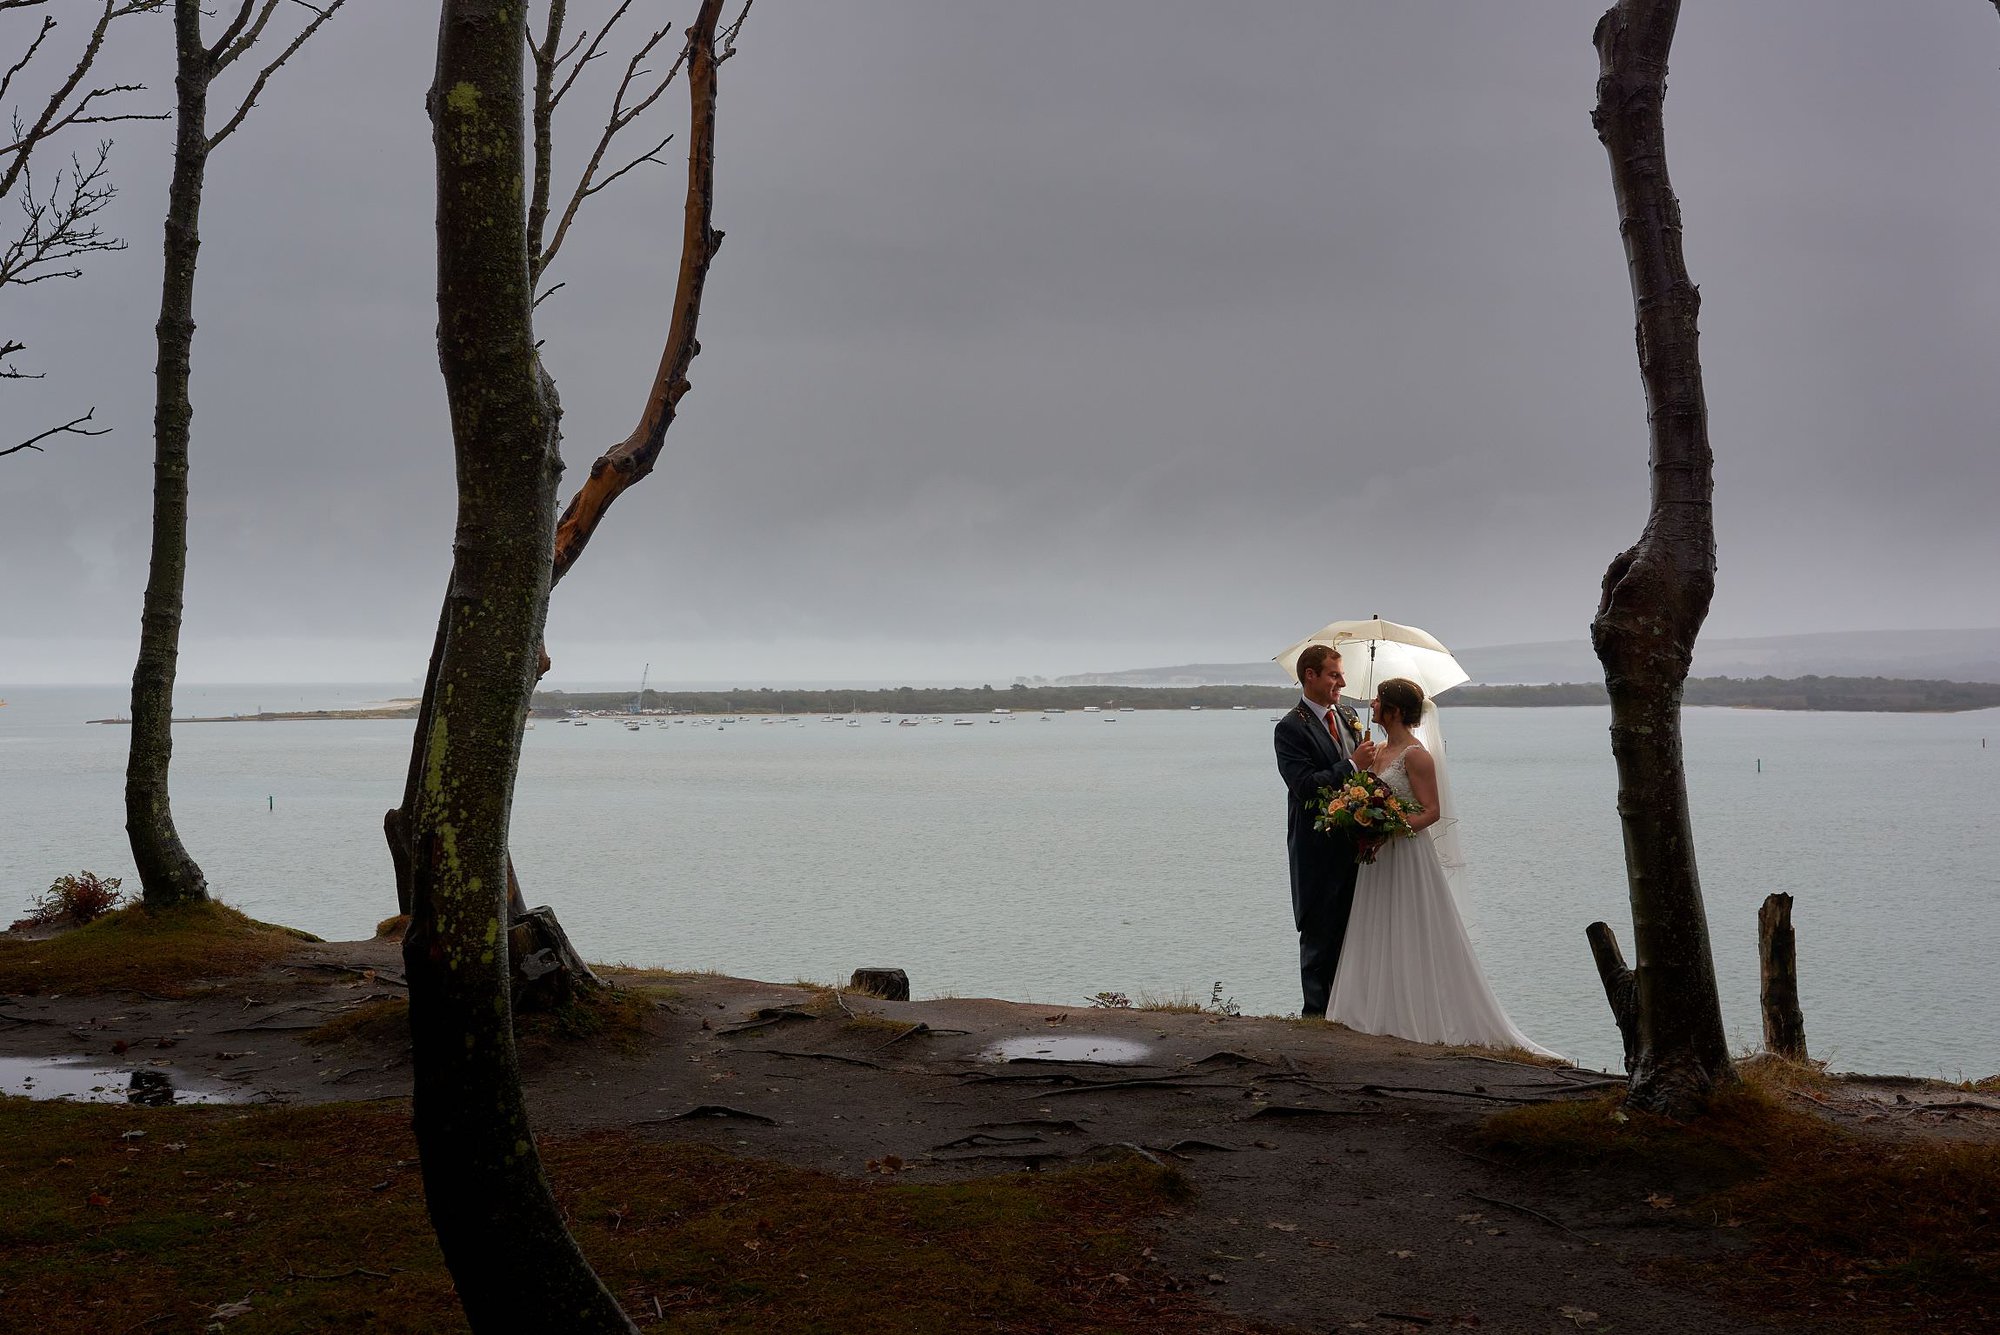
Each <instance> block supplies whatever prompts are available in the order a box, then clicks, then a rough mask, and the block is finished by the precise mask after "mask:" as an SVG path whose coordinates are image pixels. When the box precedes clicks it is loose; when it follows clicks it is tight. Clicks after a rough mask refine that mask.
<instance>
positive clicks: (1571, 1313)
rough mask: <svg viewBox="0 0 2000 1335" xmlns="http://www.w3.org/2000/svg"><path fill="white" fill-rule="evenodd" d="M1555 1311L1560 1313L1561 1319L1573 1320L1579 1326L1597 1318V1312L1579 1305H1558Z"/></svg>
mask: <svg viewBox="0 0 2000 1335" xmlns="http://www.w3.org/2000/svg"><path fill="white" fill-rule="evenodd" d="M1556 1311H1557V1312H1558V1313H1560V1314H1561V1315H1562V1318H1563V1320H1565V1321H1570V1322H1574V1323H1575V1324H1576V1325H1579V1326H1587V1325H1589V1324H1590V1323H1591V1322H1593V1321H1595V1320H1597V1313H1595V1312H1592V1311H1588V1310H1586V1309H1584V1308H1581V1307H1558V1308H1557V1309H1556Z"/></svg>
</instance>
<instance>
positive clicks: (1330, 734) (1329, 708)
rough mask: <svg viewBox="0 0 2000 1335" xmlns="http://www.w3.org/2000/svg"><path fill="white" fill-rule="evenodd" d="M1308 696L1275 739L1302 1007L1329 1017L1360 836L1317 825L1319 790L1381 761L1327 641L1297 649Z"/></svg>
mask: <svg viewBox="0 0 2000 1335" xmlns="http://www.w3.org/2000/svg"><path fill="white" fill-rule="evenodd" d="M1298 671H1299V689H1300V691H1301V692H1302V693H1303V694H1304V697H1305V698H1304V699H1302V700H1300V701H1299V703H1298V704H1297V705H1296V706H1295V707H1294V708H1293V709H1292V712H1291V713H1289V714H1287V715H1285V716H1284V717H1283V718H1281V719H1279V720H1278V726H1277V727H1276V728H1275V729H1273V731H1272V741H1273V743H1274V744H1275V745H1276V747H1277V751H1278V774H1279V776H1280V777H1282V778H1283V779H1284V781H1285V847H1286V849H1287V850H1288V851H1289V853H1290V854H1291V864H1292V921H1293V922H1294V923H1295V924H1296V925H1297V926H1298V929H1299V981H1300V983H1301V985H1302V986H1303V987H1304V989H1305V1001H1304V1004H1303V1005H1301V1006H1300V1008H1299V1013H1300V1014H1301V1015H1303V1016H1305V1017H1306V1018H1308V1019H1325V1018H1326V1003H1327V1000H1328V998H1330V997H1331V996H1332V994H1333V971H1334V969H1335V968H1337V967H1338V966H1339V964H1340V945H1341V942H1342V941H1343V940H1344V939H1345V938H1346V936H1347V915H1348V912H1349V911H1350V910H1351V909H1352V908H1353V907H1354V874H1355V862H1354V844H1353V842H1352V841H1351V840H1349V839H1348V837H1347V836H1346V835H1344V834H1339V833H1330V832H1322V831H1319V830H1315V829H1314V828H1313V816H1314V811H1313V808H1314V806H1315V805H1316V804H1317V803H1318V800H1319V790H1320V789H1321V788H1326V787H1331V786H1333V785H1334V784H1337V783H1339V782H1340V781H1341V780H1343V779H1346V778H1347V777H1348V776H1350V775H1352V774H1353V773H1354V772H1355V771H1356V770H1361V769H1367V768H1368V767H1369V766H1371V765H1373V764H1374V763H1375V743H1374V742H1372V741H1369V740H1368V739H1367V738H1366V737H1364V736H1363V735H1362V732H1361V723H1360V720H1359V719H1357V718H1356V717H1355V714H1354V711H1353V710H1351V709H1349V708H1348V707H1347V706H1345V705H1342V704H1340V703H1339V699H1340V691H1341V688H1342V687H1344V686H1346V685H1347V678H1345V677H1343V676H1342V675H1341V673H1340V655H1339V654H1338V653H1336V652H1334V651H1333V650H1332V649H1329V648H1328V647H1327V646H1326V645H1323V644H1309V645H1307V646H1306V647H1305V650H1304V651H1303V652H1302V653H1300V654H1299V661H1298Z"/></svg>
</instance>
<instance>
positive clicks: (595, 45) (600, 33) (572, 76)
mask: <svg viewBox="0 0 2000 1335" xmlns="http://www.w3.org/2000/svg"><path fill="white" fill-rule="evenodd" d="M1995 3H1996V4H2000V0H1995ZM631 7H632V0H619V5H618V8H616V9H614V10H613V11H611V17H610V18H608V19H606V20H605V21H604V26H603V27H602V28H599V29H598V30H597V36H595V37H593V38H591V40H590V46H589V48H588V49H587V50H585V51H584V53H583V59H581V60H579V61H577V62H576V64H574V65H572V66H571V67H570V71H569V73H568V74H567V75H566V76H564V78H563V81H562V85H561V87H559V88H557V89H556V90H555V94H554V96H552V97H551V98H550V99H549V110H550V111H554V110H555V109H556V107H557V106H559V105H561V103H562V100H563V96H564V95H565V94H566V93H568V92H569V90H570V85H571V84H574V83H575V82H576V79H577V76H578V75H579V74H582V73H583V71H584V67H585V66H587V65H589V64H590V62H591V61H593V60H596V59H597V58H598V57H599V56H601V55H603V54H604V51H603V47H604V39H605V38H606V37H609V36H610V35H611V30H612V29H613V28H615V27H617V26H618V20H619V19H622V18H624V17H625V11H626V10H628V9H630V8H631ZM577 40H578V41H582V40H583V34H582V33H578V34H577ZM570 54H571V55H574V54H576V47H575V46H574V45H572V46H571V47H570ZM564 59H565V60H567V59H568V57H567V56H566V57H564ZM562 64H563V62H562V61H560V60H559V61H557V62H556V73H558V74H560V73H561V72H562Z"/></svg>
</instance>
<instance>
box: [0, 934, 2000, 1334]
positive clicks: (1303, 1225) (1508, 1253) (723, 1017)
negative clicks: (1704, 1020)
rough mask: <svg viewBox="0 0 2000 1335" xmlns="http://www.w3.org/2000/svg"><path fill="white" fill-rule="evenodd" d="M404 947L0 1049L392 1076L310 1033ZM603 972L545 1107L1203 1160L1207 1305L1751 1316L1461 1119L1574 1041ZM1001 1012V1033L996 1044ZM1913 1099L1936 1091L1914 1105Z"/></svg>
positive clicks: (311, 956) (573, 1117) (735, 1147)
mask: <svg viewBox="0 0 2000 1335" xmlns="http://www.w3.org/2000/svg"><path fill="white" fill-rule="evenodd" d="M399 973H400V959H399V956H398V952H397V949H396V947H394V946H393V945H390V944H387V943H382V942H357V943H337V944H330V945H324V946H313V947H302V948H301V951H300V953H299V955H298V956H297V958H295V959H294V960H292V961H290V962H289V964H288V965H287V967H284V968H281V969H274V970H271V971H268V972H266V973H265V974H262V975H260V976H257V977H255V978H251V979H239V980H235V981H232V982H230V983H228V984H226V985H225V989H224V990H222V991H218V992H215V993H212V994H209V995H206V996H203V997H199V998H196V999H190V1000H169V999H162V998H150V997H143V996H129V995H128V996H123V997H76V998H68V997H17V998H9V999H6V1000H5V1002H4V1004H0V1021H5V1022H4V1023H0V1054H4V1055H6V1056H11V1057H27V1058H49V1057H76V1056H78V1055H88V1056H90V1057H91V1058H93V1059H98V1060H99V1061H100V1062H101V1064H103V1065H105V1066H107V1067H116V1068H119V1069H120V1070H121V1071H123V1070H125V1069H127V1068H138V1069H146V1070H153V1071H159V1072H162V1073H164V1074H165V1075H166V1076H167V1077H168V1078H169V1079H170V1080H171V1081H172V1082H173V1083H174V1084H175V1085H176V1086H177V1087H179V1088H181V1089H183V1090H192V1091H204V1090H206V1091H226V1092H229V1093H231V1094H233V1095H234V1096H236V1097H242V1098H255V1099H261V1100H271V1101H280V1102H331V1101H338V1100H349V1099H385V1098H397V1097H402V1096H404V1095H406V1094H407V1092H408V1077H409V1067H408V1059H407V1051H406V1048H405V1045H404V1044H403V1043H402V1041H401V1040H400V1039H399V1038H398V1037H397V1035H396V1020H395V1017H394V1016H393V1015H387V1016H384V1017H383V1022H382V1023H378V1024H375V1025H372V1026H371V1025H365V1024H364V1025H360V1026H357V1028H356V1032H355V1033H354V1034H353V1035H352V1036H350V1037H349V1038H346V1039H344V1040H342V1041H338V1042H332V1043H328V1042H323V1041H322V1042H310V1041H308V1040H307V1035H308V1034H309V1033H311V1031H312V1030H314V1029H316V1028H318V1027H319V1026H320V1025H322V1024H325V1023H327V1022H328V1021H330V1020H337V1019H340V1018H341V1017H348V1018H349V1020H350V1021H351V1020H353V1019H354V1018H357V1017H359V1016H361V1015H365V1014H368V1013H369V1012H368V1011H367V1010H364V1008H368V1007H371V1006H372V1008H373V1011H375V1012H381V1011H384V1010H385V1009H386V1008H387V1007H388V1006H392V1005H393V1004H394V1003H395V1002H396V1001H397V1000H399V999H400V997H401V991H400V987H399V979H398V975H399ZM617 976H618V977H619V978H620V980H621V981H624V982H628V983H631V984H634V985H638V986H644V987H647V988H653V989H658V990H657V991H656V992H652V993H649V994H648V995H649V996H651V997H652V998H653V1000H652V1004H651V1006H650V1009H644V1008H642V1010H641V1014H642V1015H643V1020H642V1022H641V1023H640V1024H639V1026H638V1027H637V1028H635V1029H633V1030H631V1031H629V1032H626V1033H622V1034H606V1035H602V1036H600V1037H598V1038H595V1039H592V1040H590V1041H588V1042H584V1043H575V1042H567V1041H556V1040H552V1039H549V1040H542V1041H533V1042H529V1043H527V1044H526V1045H524V1065H525V1068H526V1071H527V1075H528V1080H529V1087H530V1094H531V1098H532V1101H533V1103H534V1105H535V1109H536V1116H537V1119H538V1124H539V1125H541V1126H542V1127H544V1128H545V1129H555V1128H583V1127H590V1126H603V1125H628V1126H641V1127H644V1128H645V1129H646V1132H647V1134H649V1135H652V1136H658V1137H660V1138H662V1139H671V1140H686V1141H702V1142H708V1143H712V1144H717V1145H720V1146H723V1147H725V1148H727V1149H729V1150H731V1151H732V1152H735V1153H738V1154H743V1155H749V1156H756V1157H762V1158H769V1159H775V1160H780V1161H784V1162H789V1163H794V1164H801V1165H808V1166H813V1167H818V1168H822V1169H826V1170H830V1171H834V1172H838V1173H845V1174H854V1175H859V1174H864V1173H871V1172H872V1173H896V1174H901V1175H904V1176H911V1177H917V1178H919V1179H935V1178H937V1177H939V1176H943V1175H974V1174H985V1173H994V1172H1010V1171H1024V1170H1025V1171H1033V1170H1036V1169H1038V1168H1040V1167H1042V1166H1044V1165H1050V1164H1057V1163H1062V1162H1065V1161H1068V1160H1072V1159H1076V1158H1079V1157H1082V1156H1085V1155H1090V1154H1101V1153H1114V1154H1118V1153H1123V1154H1131V1153H1140V1154H1146V1155H1149V1156H1152V1157H1156V1158H1159V1159H1161V1160H1163V1161H1166V1162H1170V1163H1176V1164H1178V1165H1179V1166H1180V1167H1182V1168H1183V1169H1184V1170H1185V1171H1186V1172H1187V1174H1188V1175H1189V1176H1190V1178H1191V1179H1192V1180H1193V1181H1194V1183H1195V1184H1196V1186H1197V1188H1198V1194H1197V1196H1196V1198H1195V1201H1194V1202H1193V1203H1192V1204H1191V1205H1190V1206H1189V1207H1187V1208H1186V1209H1185V1210H1184V1211H1182V1212H1181V1213H1179V1214H1178V1215H1177V1216H1175V1217H1174V1218H1173V1219H1172V1220H1171V1221H1170V1222H1169V1224H1168V1225H1167V1227H1166V1229H1165V1232H1164V1236H1163V1237H1162V1239H1161V1241H1160V1243H1159V1244H1158V1245H1157V1246H1156V1247H1155V1248H1154V1259H1155V1260H1156V1262H1157V1264H1159V1265H1161V1266H1163V1267H1165V1269H1166V1271H1167V1272H1168V1273H1169V1274H1170V1275H1172V1276H1173V1277H1174V1278H1175V1280H1177V1281H1178V1282H1181V1283H1184V1284H1187V1285H1191V1286H1199V1287H1202V1288H1204V1289H1206V1290H1208V1291H1210V1294H1211V1297H1212V1300H1213V1301H1215V1302H1216V1303H1218V1304H1220V1305H1222V1306H1223V1307H1226V1308H1228V1309H1230V1310H1233V1311H1236V1312H1239V1313H1241V1314H1244V1315H1246V1316H1252V1317H1255V1318H1259V1319H1262V1320H1266V1321H1270V1322H1274V1323H1278V1324H1282V1325H1289V1326H1296V1327H1298V1328H1301V1329H1307V1330H1314V1331H1327V1330H1346V1329H1373V1330H1408V1329H1421V1328H1424V1327H1427V1326H1428V1327H1436V1328H1443V1329H1454V1328H1474V1327H1476V1328H1479V1329H1483V1330H1497V1331H1507V1332H1514V1331H1522V1332H1543V1331H1550V1332H1553V1331H1562V1332H1573V1331H1576V1330H1579V1329H1584V1330H1617V1331H1621V1332H1634V1333H1641V1332H1644V1333H1651V1332H1659V1333H1661V1335H1665V1333H1667V1332H1727V1331H1757V1330H1765V1329H1771V1327H1767V1326H1765V1325H1762V1324H1759V1322H1758V1321H1756V1320H1754V1319H1752V1318H1751V1317H1750V1316H1748V1315H1746V1314H1744V1313H1743V1312H1741V1311H1736V1310H1730V1309H1726V1308H1724V1307H1722V1306H1720V1305H1718V1304H1717V1303H1715V1302H1714V1301H1712V1300H1710V1299H1709V1298H1708V1297H1706V1296H1704V1295H1703V1294H1702V1293H1700V1292H1697V1291H1695V1288H1696V1286H1695V1285H1693V1284H1691V1283H1690V1282H1689V1281H1687V1280H1686V1279H1679V1280H1677V1279H1676V1278H1675V1276H1676V1275H1686V1274H1687V1273H1688V1270H1687V1266H1688V1263H1689V1262H1690V1261H1699V1260H1701V1259H1703V1258H1704V1257H1707V1256H1712V1255H1715V1254H1716V1253H1717V1252H1718V1251H1719V1250H1725V1249H1726V1248H1727V1247H1728V1245H1729V1243H1728V1241H1727V1239H1728V1236H1729V1235H1727V1234H1725V1233H1722V1232H1719V1231H1718V1230H1716V1229H1713V1228H1711V1227H1708V1226H1707V1222H1706V1221H1692V1220H1689V1219H1687V1218H1685V1217H1684V1213H1682V1212H1676V1211H1673V1210H1665V1209H1662V1208H1659V1200H1660V1199H1661V1197H1662V1196H1663V1195H1669V1194H1671V1193H1672V1191H1673V1190H1674V1189H1675V1188H1676V1185H1677V1184H1674V1183H1670V1182H1648V1181H1645V1180H1640V1179H1630V1178H1627V1179H1625V1180H1617V1179H1614V1178H1612V1177H1608V1176H1607V1177H1606V1178H1604V1180H1602V1181H1601V1182H1594V1183H1592V1185H1591V1186H1590V1187H1589V1188H1588V1189H1586V1190H1585V1191H1582V1192H1579V1190H1578V1189H1577V1187H1576V1185H1575V1178H1574V1175H1573V1174H1572V1175H1564V1177H1563V1179H1562V1183H1561V1184H1558V1183H1557V1181H1556V1180H1555V1179H1554V1178H1553V1177H1542V1176H1538V1175H1536V1174H1534V1173H1531V1172H1528V1171H1526V1170H1523V1169H1521V1168H1518V1167H1514V1166H1508V1165H1502V1164H1499V1163H1496V1162H1493V1161H1489V1160H1486V1159H1484V1158H1482V1157H1481V1156H1480V1155H1479V1154H1478V1153H1476V1152H1475V1151H1473V1150H1471V1149H1469V1148H1467V1146H1466V1143H1465V1139H1466V1136H1467V1134H1468V1133H1469V1132H1470V1131H1471V1130H1472V1129H1473V1128H1474V1127H1475V1126H1476V1125H1477V1124H1478V1123H1479V1121H1480V1120H1481V1119H1482V1118H1483V1117H1485V1116H1486V1115H1487V1114H1489V1113H1490V1112H1492V1111H1494V1110H1495V1109H1498V1108H1503V1107H1509V1106H1515V1105H1516V1104H1517V1103H1518V1102H1520V1101H1542V1100H1548V1099H1565V1098H1578V1097H1587V1096H1588V1095H1590V1094H1592V1093H1595V1092H1598V1091H1599V1090H1600V1089H1601V1088H1602V1085H1601V1084H1600V1081H1601V1080H1602V1079H1603V1078H1604V1077H1603V1076H1602V1075H1601V1074H1599V1073H1592V1072H1584V1071H1576V1070H1556V1069H1552V1068H1548V1067H1543V1066H1536V1065H1531V1064H1526V1063H1514V1062H1507V1061H1500V1060H1494V1059H1492V1058H1489V1057H1482V1056H1479V1055H1476V1054H1471V1053H1465V1052H1453V1051H1450V1050H1447V1049H1439V1048H1428V1047H1422V1046H1418V1045H1413V1044H1410V1043H1406V1042H1403V1041H1400V1040H1392V1039H1380V1038H1372V1037H1367V1036H1364V1035H1358V1034H1354V1033H1350V1032H1348V1031H1346V1030H1344V1029H1338V1028H1333V1027H1329V1026H1326V1025H1322V1024H1303V1023H1300V1022H1296V1021H1287V1020H1279V1019H1253V1018H1233V1017H1222V1016H1214V1015H1208V1014H1200V1013H1192V1014H1191V1013H1166V1012H1154V1011H1138V1010H1097V1009H1072V1010H1067V1011H1065V1010H1062V1009H1059V1008H1054V1007H1048V1006H1030V1005H1019V1004H1014V1003H1008V1002H1000V1001H985V1000H937V1001H922V1002H885V1001H877V1000H874V999H872V998H862V997H857V996H854V995H851V994H849V995H845V996H839V997H836V996H834V995H832V994H829V993H827V992H824V991H820V990H815V989H809V988H804V987H788V986H781V985H774V984H767V983H756V982H749V981H744V980H740V979H732V978H721V977H714V976H707V975H694V976H690V975H666V974H633V973H621V974H618V975H617ZM1009 1040H1012V1041H1014V1042H1015V1043H1016V1044H1017V1045H1018V1051H1016V1053H1015V1059H1014V1060H1011V1061H1002V1060H999V1059H997V1058H996V1057H995V1056H994V1049H995V1045H997V1044H1000V1043H1003V1042H1006V1041H1009ZM115 1078H116V1077H114V1079H115ZM1913 1095H1914V1097H1913ZM1898 1096H1900V1097H1902V1098H1903V1099H1905V1100H1906V1102H1905V1103H1902V1104H1898V1103H1896V1102H1895V1099H1896V1098H1897V1097H1898ZM1826 1102H1827V1106H1826V1107H1825V1108H1824V1109H1823V1111H1825V1112H1827V1113H1828V1115H1831V1116H1835V1117H1837V1118H1839V1119H1841V1120H1844V1121H1849V1122H1853V1123H1856V1124H1864V1123H1866V1122H1867V1121H1868V1120H1869V1119H1873V1120H1874V1121H1877V1122H1883V1123H1885V1124H1894V1125H1895V1126H1897V1127H1898V1128H1900V1129H1903V1130H1906V1131H1911V1132H1914V1131H1917V1130H1920V1129H1921V1130H1923V1131H1924V1133H1926V1134H1931V1133H1934V1132H1935V1131H1936V1130H1939V1129H1942V1130H1944V1131H1946V1132H1948V1133H1950V1134H1958V1135H1966V1136H1972V1137H1979V1138H1994V1137H2000V1099H1981V1098H1967V1097H1966V1096H1964V1095H1958V1096H1956V1097H1955V1098H1954V1097H1950V1096H1949V1093H1948V1092H1947V1093H1944V1094H1940V1093H1937V1092H1936V1091H1935V1089H1929V1090H1925V1089H1916V1088H1914V1087H1912V1088H1889V1087H1869V1086H1859V1085H1856V1086H1843V1087H1841V1090H1840V1095H1839V1097H1837V1098H1829V1099H1828V1100H1827V1101H1826ZM1932 1102H1934V1103H1937V1104H1941V1105H1950V1106H1944V1107H1941V1108H1939V1109H1938V1110H1937V1111H1935V1112H1927V1111H1926V1110H1925V1104H1926V1103H1932ZM1985 1104H1992V1105H1995V1107H1994V1110H1993V1111H1992V1112H1984V1111H1982V1110H1981V1108H1982V1106H1983V1105H1985ZM1933 1124H1935V1125H1933ZM1821 1328H1822V1329H1824V1328H1825V1327H1821Z"/></svg>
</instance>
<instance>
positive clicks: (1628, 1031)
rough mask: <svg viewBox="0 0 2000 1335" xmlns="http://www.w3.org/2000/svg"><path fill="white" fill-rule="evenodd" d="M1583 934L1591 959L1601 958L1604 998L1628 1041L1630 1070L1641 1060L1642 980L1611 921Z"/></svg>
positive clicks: (1627, 1056)
mask: <svg viewBox="0 0 2000 1335" xmlns="http://www.w3.org/2000/svg"><path fill="white" fill-rule="evenodd" d="M1583 934H1584V936H1586V937H1587V938H1589V940H1590V954H1591V958H1593V959H1595V960H1596V961H1597V976H1598V978H1600V979H1601V980H1603V983H1604V999H1605V1000H1606V1001H1608V1002H1610V1003H1611V1018H1612V1019H1614V1020H1616V1021H1617V1022H1618V1036H1619V1037H1620V1038H1622V1039H1623V1040H1624V1041H1625V1070H1626V1071H1627V1073H1630V1071H1631V1070H1632V1067H1633V1065H1634V1064H1635V1063H1636V1062H1637V1061H1638V1059H1639V982H1638V980H1637V979H1636V978H1634V977H1633V976H1632V970H1631V969H1629V968H1627V967H1626V964H1625V955H1624V952H1623V951H1621V950H1619V949H1618V937H1617V935H1616V934H1615V933H1614V932H1612V930H1611V924H1610V923H1606V922H1594V923H1592V924H1590V926H1588V927H1586V928H1584V929H1583Z"/></svg>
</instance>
